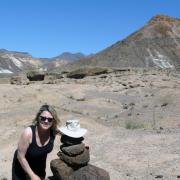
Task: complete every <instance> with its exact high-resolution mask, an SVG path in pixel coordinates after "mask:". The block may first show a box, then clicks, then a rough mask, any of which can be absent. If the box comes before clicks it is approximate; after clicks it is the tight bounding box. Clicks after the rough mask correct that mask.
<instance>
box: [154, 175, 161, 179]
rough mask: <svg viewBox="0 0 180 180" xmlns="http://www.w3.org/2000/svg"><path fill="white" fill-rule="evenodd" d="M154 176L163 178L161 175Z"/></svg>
mask: <svg viewBox="0 0 180 180" xmlns="http://www.w3.org/2000/svg"><path fill="white" fill-rule="evenodd" d="M155 178H163V175H157V176H155Z"/></svg>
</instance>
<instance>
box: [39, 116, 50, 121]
mask: <svg viewBox="0 0 180 180" xmlns="http://www.w3.org/2000/svg"><path fill="white" fill-rule="evenodd" d="M46 119H47V120H48V122H49V123H51V122H52V121H53V118H50V117H44V116H40V120H41V121H42V122H45V121H46Z"/></svg>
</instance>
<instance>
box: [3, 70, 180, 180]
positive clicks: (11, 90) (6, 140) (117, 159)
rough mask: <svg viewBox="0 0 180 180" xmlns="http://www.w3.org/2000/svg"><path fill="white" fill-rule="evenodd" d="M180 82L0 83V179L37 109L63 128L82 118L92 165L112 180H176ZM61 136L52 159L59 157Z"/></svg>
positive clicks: (162, 77)
mask: <svg viewBox="0 0 180 180" xmlns="http://www.w3.org/2000/svg"><path fill="white" fill-rule="evenodd" d="M179 88H180V81H179V78H178V77H175V76H172V75H171V76H170V75H169V74H166V73H157V72H156V73H147V74H141V73H137V74H126V75H125V74H117V73H116V74H108V75H107V76H106V77H104V76H101V75H99V76H96V77H87V78H85V79H82V80H71V79H62V80H61V81H60V82H59V83H57V84H43V83H42V82H36V83H32V84H30V85H19V86H18V85H10V84H0V102H1V104H0V124H1V128H0V147H1V148H0V179H1V178H3V177H6V178H8V179H11V163H12V158H13V153H14V151H15V149H16V147H17V143H18V139H19V136H20V134H21V133H22V130H23V129H24V128H25V127H26V126H28V125H30V124H31V122H32V119H33V118H34V117H35V114H36V112H37V111H38V109H39V107H40V106H41V105H42V104H44V103H48V104H51V105H54V106H55V108H56V110H57V112H58V114H59V116H60V118H61V121H62V124H64V123H65V121H66V120H67V119H71V118H79V119H80V121H81V126H82V127H85V128H87V129H88V133H87V134H86V136H85V144H87V145H89V146H90V159H91V160H90V163H91V164H93V165H96V166H98V167H101V168H104V169H105V170H107V171H108V172H109V174H110V177H111V179H112V180H119V179H123V180H124V179H125V180H126V179H128V180H130V179H138V180H140V179H143V180H151V179H156V178H158V177H161V176H163V177H162V178H161V179H177V177H179V176H180V145H179V144H180V111H179V109H180V91H179ZM59 146H60V137H57V138H56V141H55V147H54V150H53V152H52V153H51V154H50V155H49V156H48V161H47V177H48V176H51V175H52V173H51V170H50V167H49V163H50V161H51V160H52V159H56V158H57V155H56V154H57V152H58V151H59Z"/></svg>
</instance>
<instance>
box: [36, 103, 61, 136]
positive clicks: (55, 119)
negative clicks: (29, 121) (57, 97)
mask: <svg viewBox="0 0 180 180" xmlns="http://www.w3.org/2000/svg"><path fill="white" fill-rule="evenodd" d="M43 111H48V112H49V113H51V115H52V117H53V124H52V126H51V129H52V131H53V133H54V135H55V134H56V133H57V126H58V125H60V122H61V121H60V119H59V118H58V115H57V112H56V110H55V109H54V107H53V106H50V105H47V104H44V105H42V106H41V107H40V109H39V111H38V112H37V114H36V117H35V119H34V120H33V124H35V125H38V124H39V117H40V115H41V113H42V112H43Z"/></svg>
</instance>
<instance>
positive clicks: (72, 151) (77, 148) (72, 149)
mask: <svg viewBox="0 0 180 180" xmlns="http://www.w3.org/2000/svg"><path fill="white" fill-rule="evenodd" d="M84 148H85V144H84V143H81V144H76V145H72V146H66V145H64V144H63V145H61V146H60V149H61V151H62V152H63V153H64V154H66V155H69V156H75V155H79V154H81V153H83V151H84Z"/></svg>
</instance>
